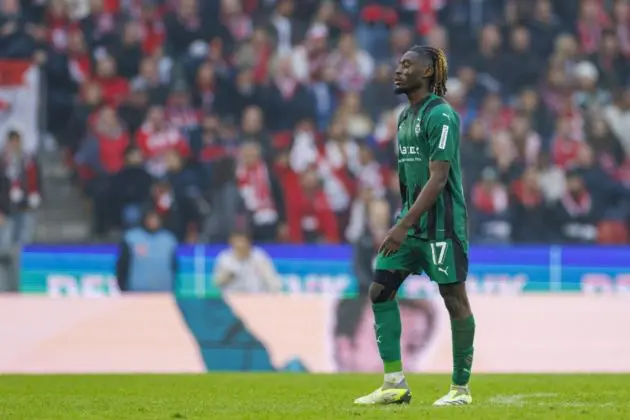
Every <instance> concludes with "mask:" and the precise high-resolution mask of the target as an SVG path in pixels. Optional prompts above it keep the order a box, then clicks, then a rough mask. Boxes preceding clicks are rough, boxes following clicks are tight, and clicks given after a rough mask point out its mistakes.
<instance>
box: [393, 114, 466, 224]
mask: <svg viewBox="0 0 630 420" xmlns="http://www.w3.org/2000/svg"><path fill="white" fill-rule="evenodd" d="M456 118H457V117H456V116H455V115H453V114H452V113H451V112H450V110H449V109H444V108H443V107H441V106H440V107H436V108H434V109H433V111H432V112H431V114H430V115H429V116H428V118H427V129H428V139H429V172H430V176H429V181H428V182H427V183H426V185H425V186H424V188H422V191H421V192H420V194H419V195H418V198H416V201H415V202H414V203H413V205H412V206H411V208H410V209H409V211H408V212H407V214H406V215H405V217H403V218H402V220H401V221H400V223H401V224H402V225H403V227H405V228H407V229H408V228H411V227H412V226H416V225H417V223H418V221H419V220H420V218H421V217H422V215H423V214H424V213H426V212H427V211H429V210H430V209H431V207H433V205H434V204H435V201H436V200H437V199H438V197H439V196H440V193H442V191H443V190H444V188H445V187H446V183H447V182H448V174H449V171H450V168H451V161H452V160H453V159H455V154H456V150H457V148H456V144H457V142H458V141H459V139H458V136H459V127H458V122H457V120H456Z"/></svg>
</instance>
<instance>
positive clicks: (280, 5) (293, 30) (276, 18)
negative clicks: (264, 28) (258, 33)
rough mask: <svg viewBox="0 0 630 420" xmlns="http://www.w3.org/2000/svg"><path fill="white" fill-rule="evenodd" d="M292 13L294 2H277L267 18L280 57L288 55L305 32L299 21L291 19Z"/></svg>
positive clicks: (289, 0) (278, 0) (291, 0)
mask: <svg viewBox="0 0 630 420" xmlns="http://www.w3.org/2000/svg"><path fill="white" fill-rule="evenodd" d="M294 12H295V2H294V0H277V1H276V7H275V9H274V11H273V13H272V14H271V17H270V18H269V23H270V25H269V29H270V31H271V32H272V34H273V36H274V38H275V40H276V49H277V51H278V53H279V54H282V55H284V54H287V53H289V52H290V51H291V49H292V48H293V46H294V45H297V44H298V43H299V41H298V40H299V39H301V38H302V35H303V34H304V31H305V28H304V27H302V24H301V23H302V22H301V21H300V20H297V19H292V17H293V13H294Z"/></svg>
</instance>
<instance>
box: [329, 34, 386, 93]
mask: <svg viewBox="0 0 630 420" xmlns="http://www.w3.org/2000/svg"><path fill="white" fill-rule="evenodd" d="M338 45H339V46H338V47H337V49H336V50H335V51H333V52H332V53H331V55H330V57H329V58H328V60H327V63H326V65H327V66H329V67H331V68H333V69H335V73H336V75H337V76H336V81H337V86H338V87H339V89H340V90H341V91H342V92H360V91H362V90H363V89H364V88H365V86H366V85H367V82H368V80H369V79H370V78H371V77H372V73H373V72H374V59H373V58H372V57H371V56H370V55H369V54H368V53H367V52H365V51H363V50H361V49H359V48H358V47H357V45H356V43H355V41H354V37H353V36H352V35H351V34H343V35H342V36H341V38H340V39H339V44H338Z"/></svg>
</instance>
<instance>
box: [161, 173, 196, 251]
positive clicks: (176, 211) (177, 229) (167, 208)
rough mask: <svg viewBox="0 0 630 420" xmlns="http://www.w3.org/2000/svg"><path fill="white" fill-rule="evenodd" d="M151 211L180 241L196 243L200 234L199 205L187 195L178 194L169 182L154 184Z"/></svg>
mask: <svg viewBox="0 0 630 420" xmlns="http://www.w3.org/2000/svg"><path fill="white" fill-rule="evenodd" d="M149 204H150V207H149V208H150V209H152V210H154V211H155V212H157V214H158V215H159V216H160V217H161V219H162V220H163V221H164V228H165V229H167V230H169V231H170V232H172V233H173V234H174V235H175V237H176V238H177V240H178V241H180V242H187V243H194V242H195V241H196V240H197V238H198V234H199V228H200V215H199V211H198V208H197V203H196V202H195V201H194V200H192V199H191V197H190V196H188V195H186V194H185V193H176V192H175V191H173V188H172V187H171V184H169V183H168V182H167V181H158V182H156V183H155V184H153V186H152V188H151V196H150V203H149Z"/></svg>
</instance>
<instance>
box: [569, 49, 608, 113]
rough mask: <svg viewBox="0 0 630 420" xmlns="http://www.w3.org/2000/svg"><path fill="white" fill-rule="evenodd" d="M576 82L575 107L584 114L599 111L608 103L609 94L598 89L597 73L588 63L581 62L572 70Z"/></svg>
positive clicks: (592, 65) (593, 66) (595, 68)
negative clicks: (584, 112)
mask: <svg viewBox="0 0 630 420" xmlns="http://www.w3.org/2000/svg"><path fill="white" fill-rule="evenodd" d="M573 76H574V78H575V81H576V85H577V86H576V92H575V94H574V99H573V100H574V101H575V105H576V106H577V107H579V108H581V109H583V110H584V111H586V112H594V111H596V110H597V111H599V110H600V109H601V108H602V107H603V106H604V105H605V104H606V103H608V102H609V101H610V94H609V93H608V92H607V91H605V90H602V89H599V88H598V84H597V81H598V80H599V72H598V71H597V67H596V66H595V65H594V64H593V63H591V62H590V61H582V62H580V63H578V64H577V65H576V66H575V68H574V69H573Z"/></svg>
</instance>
